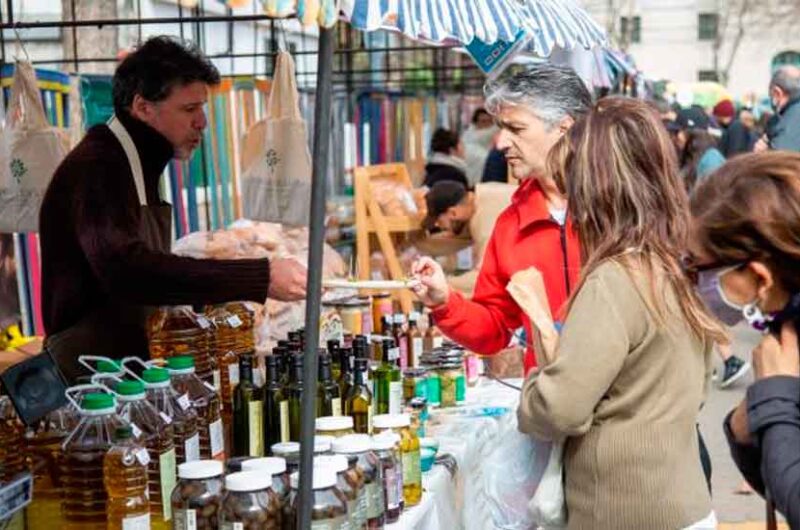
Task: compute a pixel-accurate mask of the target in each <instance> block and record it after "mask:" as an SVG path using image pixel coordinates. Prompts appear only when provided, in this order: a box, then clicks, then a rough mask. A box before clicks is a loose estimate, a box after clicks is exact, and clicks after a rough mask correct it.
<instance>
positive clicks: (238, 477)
mask: <svg viewBox="0 0 800 530" xmlns="http://www.w3.org/2000/svg"><path fill="white" fill-rule="evenodd" d="M225 490H226V492H225V496H224V498H223V499H222V511H221V516H220V525H221V527H222V529H223V530H234V529H235V530H281V502H280V499H279V498H278V496H277V495H276V494H275V492H274V491H273V490H272V476H271V475H270V474H268V473H263V472H260V471H259V472H254V471H242V472H240V473H233V474H231V475H228V476H227V477H225Z"/></svg>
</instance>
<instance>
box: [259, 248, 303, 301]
mask: <svg viewBox="0 0 800 530" xmlns="http://www.w3.org/2000/svg"><path fill="white" fill-rule="evenodd" d="M307 277H308V269H306V267H305V266H303V264H301V263H300V262H298V261H297V260H296V259H293V258H278V259H274V260H272V261H270V263H269V290H268V291H267V297H268V298H272V299H273V300H280V301H282V302H293V301H296V300H303V299H304V298H305V297H306V280H307Z"/></svg>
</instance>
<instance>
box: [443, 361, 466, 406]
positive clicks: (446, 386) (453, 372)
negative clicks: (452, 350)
mask: <svg viewBox="0 0 800 530" xmlns="http://www.w3.org/2000/svg"><path fill="white" fill-rule="evenodd" d="M437 371H438V372H439V380H440V381H441V384H440V386H441V392H442V394H441V400H440V405H441V407H442V408H446V407H455V406H456V402H457V394H458V393H457V388H458V379H459V377H462V372H461V364H460V363H455V362H447V363H442V364H441V365H439V369H438V370H437ZM462 400H463V398H462Z"/></svg>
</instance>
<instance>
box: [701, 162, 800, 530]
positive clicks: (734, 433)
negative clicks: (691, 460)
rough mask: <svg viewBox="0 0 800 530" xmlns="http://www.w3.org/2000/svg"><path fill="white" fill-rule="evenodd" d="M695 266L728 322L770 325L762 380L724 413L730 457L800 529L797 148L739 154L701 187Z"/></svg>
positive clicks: (762, 350) (760, 355) (760, 350)
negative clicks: (743, 321)
mask: <svg viewBox="0 0 800 530" xmlns="http://www.w3.org/2000/svg"><path fill="white" fill-rule="evenodd" d="M691 207H692V214H693V216H694V230H693V238H692V241H691V245H690V249H691V256H690V258H691V260H690V263H689V264H688V265H689V266H688V268H689V270H690V271H691V272H692V273H693V274H695V276H696V280H697V289H698V292H699V293H700V295H701V296H702V297H703V298H704V299H705V302H706V305H707V306H708V307H709V309H711V310H712V311H713V312H714V313H715V314H716V316H717V318H718V319H719V320H720V321H722V322H724V323H725V324H727V325H733V324H735V323H737V322H740V321H742V320H745V321H747V322H748V323H749V324H750V325H751V326H753V327H754V328H756V329H757V330H759V331H765V330H766V331H768V334H767V335H765V337H764V339H763V340H762V341H761V343H760V344H759V346H758V347H757V348H756V349H755V351H754V352H753V365H754V372H755V383H753V384H752V385H751V386H750V388H748V389H747V395H746V397H745V399H744V400H743V401H742V402H741V403H740V404H739V405H738V406H737V407H736V408H735V409H734V410H733V411H732V412H731V413H730V414H728V416H727V417H726V418H725V421H724V429H725V434H726V436H727V438H728V443H729V446H730V449H731V454H732V456H733V459H734V461H735V462H736V465H737V467H738V468H739V470H740V471H741V472H742V475H744V477H745V479H746V480H747V481H748V483H749V484H750V485H751V486H752V487H753V488H754V489H755V490H756V491H757V492H758V493H759V494H761V495H762V496H765V495H766V493H767V492H769V495H770V497H771V499H772V500H773V501H774V502H775V505H776V506H777V508H778V510H779V511H780V512H781V513H782V514H783V515H784V516H785V517H786V520H787V522H788V523H789V526H790V527H791V528H792V529H793V530H797V529H800V412H799V411H800V352H798V343H797V325H798V322H800V279H799V277H798V275H797V271H798V268H800V154H797V153H789V152H766V153H759V154H750V155H744V156H741V157H737V158H736V159H734V160H732V161H731V162H729V163H728V164H726V165H725V166H724V167H723V168H722V169H721V170H720V171H718V172H717V173H715V174H714V175H712V176H711V177H709V178H708V179H707V180H706V181H704V182H703V183H701V184H700V185H699V186H698V188H697V190H695V194H694V196H693V197H692V202H691Z"/></svg>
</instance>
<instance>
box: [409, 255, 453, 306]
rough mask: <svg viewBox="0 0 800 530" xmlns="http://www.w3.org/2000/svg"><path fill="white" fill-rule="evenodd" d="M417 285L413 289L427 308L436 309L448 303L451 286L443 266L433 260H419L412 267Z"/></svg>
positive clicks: (425, 258) (426, 258)
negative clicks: (448, 283)
mask: <svg viewBox="0 0 800 530" xmlns="http://www.w3.org/2000/svg"><path fill="white" fill-rule="evenodd" d="M411 274H412V275H413V278H414V280H416V282H417V283H416V284H415V285H414V286H413V287H412V288H411V289H412V290H413V291H414V294H416V295H417V298H419V299H420V301H421V302H422V303H423V304H424V305H425V307H429V308H434V307H437V306H440V305H443V304H446V303H447V300H448V298H449V297H450V286H449V285H447V278H446V277H445V275H444V271H443V270H442V267H441V265H439V264H438V263H436V261H434V260H433V259H431V258H428V257H424V258H420V259H418V260H417V261H416V262H414V265H412V266H411Z"/></svg>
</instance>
